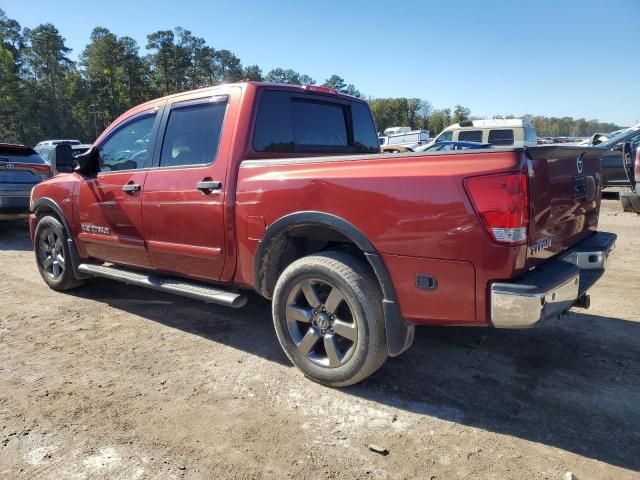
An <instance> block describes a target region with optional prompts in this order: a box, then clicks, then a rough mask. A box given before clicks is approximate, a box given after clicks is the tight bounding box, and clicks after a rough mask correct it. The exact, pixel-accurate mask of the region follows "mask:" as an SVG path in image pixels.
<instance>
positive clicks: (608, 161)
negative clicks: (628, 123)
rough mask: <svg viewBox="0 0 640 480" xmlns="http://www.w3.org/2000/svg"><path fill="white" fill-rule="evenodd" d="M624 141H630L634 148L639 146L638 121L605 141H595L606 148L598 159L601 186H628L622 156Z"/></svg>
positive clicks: (639, 125) (639, 129)
mask: <svg viewBox="0 0 640 480" xmlns="http://www.w3.org/2000/svg"><path fill="white" fill-rule="evenodd" d="M625 143H630V144H631V145H632V147H633V149H634V150H637V149H638V146H640V123H639V124H638V125H634V126H633V127H630V128H628V129H626V130H623V131H622V132H620V133H618V134H617V135H613V136H611V138H609V139H608V140H607V141H604V142H599V143H597V146H598V147H600V148H604V149H606V152H605V153H604V154H603V155H602V158H601V160H600V161H601V164H602V185H603V188H606V187H628V186H630V183H629V178H628V177H627V173H626V172H625V167H624V163H623V157H622V154H623V148H624V144H625Z"/></svg>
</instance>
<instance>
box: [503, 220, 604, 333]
mask: <svg viewBox="0 0 640 480" xmlns="http://www.w3.org/2000/svg"><path fill="white" fill-rule="evenodd" d="M616 238H617V237H616V235H614V234H613V233H607V232H598V233H596V234H594V235H592V236H590V237H589V238H587V239H585V240H583V241H582V242H580V243H579V244H577V245H576V246H575V247H573V248H571V249H570V250H568V251H566V252H564V253H563V254H562V255H560V256H558V257H556V258H553V259H551V260H549V261H547V262H545V263H543V264H542V265H539V266H537V267H536V268H534V269H533V270H530V271H528V272H527V273H525V274H524V275H523V276H522V277H521V278H519V279H518V280H514V281H509V282H494V283H492V284H491V289H490V296H491V299H490V305H491V322H492V323H493V326H494V327H498V328H525V327H531V326H533V325H535V324H537V323H538V322H540V321H542V320H545V319H547V318H552V317H555V316H557V315H559V314H561V313H563V312H565V311H566V310H568V309H569V308H571V307H572V306H573V305H574V304H575V303H576V301H577V300H578V299H579V298H581V297H582V296H583V295H585V293H586V292H587V290H588V289H589V288H591V287H592V286H593V284H595V283H596V282H597V281H598V280H599V279H600V277H601V276H602V275H603V274H604V271H605V268H606V264H607V259H608V257H609V255H610V254H611V251H612V250H613V248H614V245H615V242H616Z"/></svg>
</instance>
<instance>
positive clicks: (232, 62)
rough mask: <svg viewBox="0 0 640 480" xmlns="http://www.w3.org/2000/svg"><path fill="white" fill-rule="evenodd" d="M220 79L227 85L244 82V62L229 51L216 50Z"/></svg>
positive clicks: (215, 55)
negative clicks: (228, 83)
mask: <svg viewBox="0 0 640 480" xmlns="http://www.w3.org/2000/svg"><path fill="white" fill-rule="evenodd" d="M214 59H215V63H216V66H217V70H218V77H219V78H220V79H221V80H222V81H223V82H225V83H227V82H239V81H240V80H242V73H243V70H242V62H240V59H239V58H238V57H236V56H235V55H234V54H233V53H232V52H230V51H229V50H216V52H215V54H214Z"/></svg>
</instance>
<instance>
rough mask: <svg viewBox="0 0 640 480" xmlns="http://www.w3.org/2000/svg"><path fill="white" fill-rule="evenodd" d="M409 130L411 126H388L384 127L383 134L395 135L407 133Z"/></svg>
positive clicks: (386, 135)
mask: <svg viewBox="0 0 640 480" xmlns="http://www.w3.org/2000/svg"><path fill="white" fill-rule="evenodd" d="M410 131H411V127H389V128H385V129H384V132H383V133H384V136H385V137H388V136H389V135H397V134H398V133H407V132H410Z"/></svg>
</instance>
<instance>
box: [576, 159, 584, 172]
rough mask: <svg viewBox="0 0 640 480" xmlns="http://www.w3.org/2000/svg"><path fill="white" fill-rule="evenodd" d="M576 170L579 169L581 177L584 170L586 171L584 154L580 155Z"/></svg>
mask: <svg viewBox="0 0 640 480" xmlns="http://www.w3.org/2000/svg"><path fill="white" fill-rule="evenodd" d="M576 168H577V169H578V175H580V174H581V173H582V170H584V162H583V161H582V154H581V155H578V158H577V159H576Z"/></svg>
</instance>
